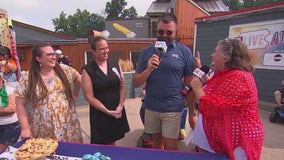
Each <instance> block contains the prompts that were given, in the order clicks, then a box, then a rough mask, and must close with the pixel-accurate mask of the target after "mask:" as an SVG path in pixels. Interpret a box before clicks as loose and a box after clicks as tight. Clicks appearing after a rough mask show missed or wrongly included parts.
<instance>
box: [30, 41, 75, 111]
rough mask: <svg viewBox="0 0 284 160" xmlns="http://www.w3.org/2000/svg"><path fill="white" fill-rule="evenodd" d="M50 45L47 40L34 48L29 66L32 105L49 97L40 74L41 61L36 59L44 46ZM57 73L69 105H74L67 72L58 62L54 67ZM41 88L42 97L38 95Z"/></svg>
mask: <svg viewBox="0 0 284 160" xmlns="http://www.w3.org/2000/svg"><path fill="white" fill-rule="evenodd" d="M47 46H50V47H52V46H51V45H50V44H49V43H47V42H40V43H38V44H36V45H34V46H33V49H32V60H31V64H30V68H29V79H28V93H27V96H28V98H29V100H30V103H31V105H32V106H34V107H36V106H37V104H38V102H39V101H43V100H44V99H45V98H48V91H47V88H46V85H45V83H44V81H43V79H42V78H41V76H40V73H39V72H40V63H39V62H38V61H37V60H36V57H38V56H41V55H42V50H41V49H42V48H43V47H47ZM54 71H55V73H56V75H57V76H58V77H59V78H60V80H61V82H62V84H63V86H64V89H65V94H66V97H67V100H68V103H69V106H70V107H72V106H74V101H73V98H72V90H71V85H70V83H69V81H68V79H67V76H66V74H65V72H64V71H63V70H62V68H61V67H60V65H59V64H58V63H56V65H55V67H54ZM37 87H38V88H39V92H40V93H42V96H41V97H37V95H36V88H37Z"/></svg>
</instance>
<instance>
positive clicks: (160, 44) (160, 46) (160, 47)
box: [155, 40, 168, 60]
mask: <svg viewBox="0 0 284 160" xmlns="http://www.w3.org/2000/svg"><path fill="white" fill-rule="evenodd" d="M155 49H156V51H157V54H158V56H159V59H160V60H161V59H162V53H166V52H167V49H168V46H167V43H166V42H165V41H159V40H158V41H156V42H155Z"/></svg>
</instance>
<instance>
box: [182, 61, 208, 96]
mask: <svg viewBox="0 0 284 160" xmlns="http://www.w3.org/2000/svg"><path fill="white" fill-rule="evenodd" d="M209 70H210V68H209V67H208V66H206V65H204V66H202V67H201V68H200V69H199V68H195V70H194V71H193V74H194V75H195V76H197V77H198V78H200V79H201V80H202V81H203V76H204V75H206V74H207V73H208V72H209ZM190 91H192V88H191V86H190V85H187V86H184V88H183V90H182V94H183V95H187V94H188V93H189V92H190Z"/></svg>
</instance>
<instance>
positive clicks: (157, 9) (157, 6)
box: [147, 1, 170, 14]
mask: <svg viewBox="0 0 284 160" xmlns="http://www.w3.org/2000/svg"><path fill="white" fill-rule="evenodd" d="M169 9H170V2H156V1H155V2H153V3H152V4H151V6H150V7H149V9H148V11H147V14H148V13H161V12H168V10H169Z"/></svg>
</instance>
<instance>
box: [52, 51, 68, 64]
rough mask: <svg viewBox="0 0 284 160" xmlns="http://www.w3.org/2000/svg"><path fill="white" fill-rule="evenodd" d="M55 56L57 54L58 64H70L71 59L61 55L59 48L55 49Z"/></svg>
mask: <svg viewBox="0 0 284 160" xmlns="http://www.w3.org/2000/svg"><path fill="white" fill-rule="evenodd" d="M55 53H56V56H57V62H58V63H59V64H66V65H68V66H71V60H70V58H69V57H68V56H65V55H63V53H62V51H61V50H60V49H57V50H55Z"/></svg>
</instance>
